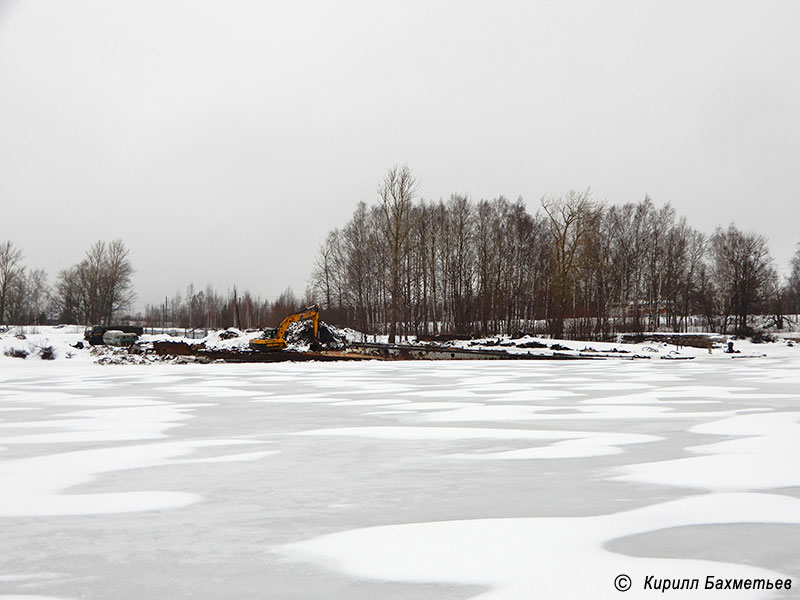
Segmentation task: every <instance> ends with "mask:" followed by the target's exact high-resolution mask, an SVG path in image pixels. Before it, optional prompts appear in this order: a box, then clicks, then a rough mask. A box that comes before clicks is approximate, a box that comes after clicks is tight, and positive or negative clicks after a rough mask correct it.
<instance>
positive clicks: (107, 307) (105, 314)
mask: <svg viewBox="0 0 800 600" xmlns="http://www.w3.org/2000/svg"><path fill="white" fill-rule="evenodd" d="M132 275H133V267H132V265H131V262H130V258H129V255H128V249H127V248H126V247H125V244H124V243H123V242H122V241H121V240H114V241H113V242H111V243H110V244H106V242H104V241H102V240H101V241H98V242H95V243H94V244H92V246H91V247H90V248H89V249H88V250H87V251H86V255H85V256H84V258H83V260H81V261H80V262H79V263H78V264H77V265H74V266H72V267H70V268H68V269H65V270H63V271H61V272H60V273H59V274H58V278H57V280H56V286H55V289H56V294H55V297H56V305H57V308H58V312H59V314H60V316H61V318H62V319H63V320H67V321H75V322H82V323H85V324H92V323H101V324H105V325H109V324H110V323H111V321H112V319H113V318H114V317H117V316H119V315H120V314H121V313H122V312H123V311H125V310H127V309H128V307H129V306H130V303H131V302H132V301H133V298H134V292H133V284H132V282H131V276H132Z"/></svg>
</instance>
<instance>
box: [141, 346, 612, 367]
mask: <svg viewBox="0 0 800 600" xmlns="http://www.w3.org/2000/svg"><path fill="white" fill-rule="evenodd" d="M153 351H154V352H155V353H156V354H157V355H159V356H195V357H203V358H205V359H207V360H209V361H215V360H224V361H225V362H259V363H262V362H287V361H310V360H318V361H342V360H349V361H357V360H592V359H594V360H597V359H601V357H596V356H586V355H579V356H577V355H574V354H559V353H554V354H528V353H524V354H512V353H509V352H506V351H505V350H476V349H466V348H448V347H435V346H433V347H432V346H415V345H404V344H369V343H360V344H352V347H351V348H348V349H347V350H330V351H321V352H297V351H294V350H281V351H278V352H254V351H248V350H211V349H208V348H206V347H205V346H203V345H202V344H186V343H184V342H153Z"/></svg>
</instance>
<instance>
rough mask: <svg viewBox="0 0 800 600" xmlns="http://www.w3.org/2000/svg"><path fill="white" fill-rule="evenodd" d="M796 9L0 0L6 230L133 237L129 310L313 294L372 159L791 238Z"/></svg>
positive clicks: (439, 192)
mask: <svg viewBox="0 0 800 600" xmlns="http://www.w3.org/2000/svg"><path fill="white" fill-rule="evenodd" d="M798 22H800V3H798V2H794V1H786V2H729V1H722V0H719V1H715V2H708V1H671V2H663V1H659V2H655V1H647V0H630V1H604V2H598V1H595V0H585V1H552V2H536V1H529V2H522V1H520V2H517V1H502V0H501V1H497V0H495V1H493V2H468V1H459V2H455V1H442V2H435V1H430V0H429V1H405V2H394V3H388V2H376V1H346V0H345V1H338V2H317V1H315V2H256V1H245V0H232V1H231V0H229V1H226V2H208V1H206V0H183V1H176V0H154V1H142V0H137V1H136V2H109V1H108V0H71V1H67V0H28V1H23V0H0V208H1V209H2V212H1V213H0V240H4V239H10V240H12V241H14V242H15V243H16V244H17V245H18V246H20V247H21V248H22V249H23V251H24V252H25V256H26V259H25V262H26V264H27V265H28V266H29V267H41V268H44V269H46V270H47V271H48V273H49V274H50V277H51V280H52V279H53V278H54V277H55V275H56V273H57V272H58V270H60V269H62V268H65V267H67V266H69V265H71V264H74V263H75V262H77V261H78V260H79V259H80V258H81V257H82V255H83V253H84V251H85V250H86V248H87V247H88V246H89V245H90V244H91V243H92V242H94V241H95V240H97V239H108V240H110V239H113V238H117V237H119V238H122V239H123V240H124V241H125V242H126V244H127V245H128V247H129V248H130V250H131V256H132V259H133V262H134V266H135V268H136V270H137V273H136V276H135V283H136V287H137V290H138V292H139V298H138V302H137V304H138V305H139V306H140V307H141V306H143V305H144V303H146V302H152V303H157V302H159V301H161V300H162V299H163V297H164V295H169V296H172V295H173V294H174V293H175V292H176V291H177V290H179V289H180V290H183V289H185V286H186V285H187V284H189V283H191V282H193V283H194V284H195V286H198V287H203V286H205V284H206V283H212V284H213V285H215V286H216V287H218V288H219V289H221V290H225V289H226V288H228V287H231V286H233V284H236V285H238V287H239V288H240V289H244V288H249V289H250V290H252V291H254V292H256V293H258V294H261V295H262V296H269V297H273V296H275V295H277V294H278V293H280V291H281V290H282V289H284V288H285V287H287V286H291V287H293V288H294V289H295V290H296V291H298V292H301V291H302V290H303V289H304V288H305V285H306V281H307V279H308V276H309V273H310V270H311V266H312V263H313V260H314V257H315V255H316V250H317V248H318V246H319V244H320V243H321V242H322V240H323V239H324V237H325V235H326V233H327V232H328V231H329V230H330V229H332V228H333V227H338V226H341V225H343V224H344V223H345V222H346V221H347V220H348V218H349V217H350V214H351V213H352V210H353V208H354V207H355V204H356V203H357V202H358V201H361V200H364V201H366V202H368V203H371V202H373V201H374V200H375V188H376V186H377V184H378V181H379V180H380V179H381V177H382V176H383V174H384V172H385V171H386V169H387V168H388V167H390V166H392V165H394V164H398V163H407V164H408V165H409V166H410V167H411V168H412V170H413V171H414V173H415V174H416V176H417V179H418V180H419V183H420V194H421V195H422V196H424V197H426V198H432V199H437V198H439V197H447V196H449V195H450V194H451V193H453V192H461V193H467V194H469V195H470V196H471V197H473V198H475V199H480V198H491V197H496V196H498V195H500V194H503V195H506V196H508V197H510V198H512V199H513V198H516V197H517V196H520V195H521V196H522V197H523V198H524V199H525V200H526V202H527V203H528V206H529V207H530V209H531V211H532V212H533V211H535V210H536V208H537V207H538V203H539V199H540V198H541V197H542V196H543V195H552V194H559V193H563V192H565V191H567V190H568V189H570V188H576V189H582V188H586V187H591V188H592V190H593V192H594V197H595V199H597V200H605V201H607V202H609V203H623V202H628V201H638V200H641V199H642V198H643V197H644V195H645V193H647V194H649V195H650V196H651V197H652V198H653V200H654V201H655V202H656V203H657V204H661V203H663V202H666V201H670V202H672V204H673V205H674V206H675V208H676V209H677V211H678V212H679V213H680V214H682V215H685V216H686V217H687V218H688V219H689V221H690V223H691V224H693V225H694V226H696V227H698V228H700V229H702V230H704V231H707V232H711V231H713V228H714V226H715V225H727V224H728V223H729V222H731V221H735V222H736V223H737V224H738V225H739V226H740V227H742V228H744V229H749V230H754V231H757V232H759V233H763V234H765V235H767V236H768V237H769V239H770V246H771V248H772V251H773V255H774V257H775V259H776V262H777V265H778V266H779V267H781V268H783V267H785V264H786V262H787V261H788V259H789V257H790V256H791V254H792V253H793V251H794V248H795V244H796V243H797V242H798V241H800V224H798V216H800V208H798V204H797V201H798V190H800V181H798V179H800V169H798V163H799V162H800V147H799V145H800V116H799V115H798V107H800V36H798V34H797V24H798Z"/></svg>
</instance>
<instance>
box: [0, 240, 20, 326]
mask: <svg viewBox="0 0 800 600" xmlns="http://www.w3.org/2000/svg"><path fill="white" fill-rule="evenodd" d="M21 263H22V251H21V250H20V249H19V248H17V247H16V246H15V245H14V244H13V243H12V242H9V241H6V242H3V243H1V244H0V324H3V323H6V319H7V317H8V315H7V314H6V313H7V306H6V305H7V303H8V300H9V296H10V294H11V291H12V289H13V288H14V285H15V284H16V283H17V282H18V281H19V280H20V279H21V278H22V277H23V275H24V272H25V267H23V266H22V264H21Z"/></svg>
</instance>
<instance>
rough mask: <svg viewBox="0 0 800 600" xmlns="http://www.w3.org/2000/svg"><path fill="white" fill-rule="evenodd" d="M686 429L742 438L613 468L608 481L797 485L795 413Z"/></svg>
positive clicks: (799, 440)
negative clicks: (685, 455)
mask: <svg viewBox="0 0 800 600" xmlns="http://www.w3.org/2000/svg"><path fill="white" fill-rule="evenodd" d="M689 431H691V432H692V433H698V434H712V435H735V436H747V437H741V438H739V439H733V440H727V441H724V442H717V443H712V444H704V445H701V446H692V447H689V448H687V450H689V451H691V452H693V453H696V454H702V455H705V456H695V457H689V458H678V459H674V460H666V461H660V462H649V463H641V464H636V465H627V466H624V467H619V468H618V469H617V472H619V473H621V475H618V476H615V477H612V479H614V480H617V481H635V482H641V483H652V484H660V485H672V486H681V487H691V488H702V489H710V490H715V491H744V490H763V489H775V488H781V487H792V486H800V469H798V464H800V413H798V412H771V413H759V414H748V415H738V416H734V417H731V418H728V419H723V420H720V421H713V422H711V423H704V424H701V425H696V426H694V427H692V428H691V429H690V430H689Z"/></svg>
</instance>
